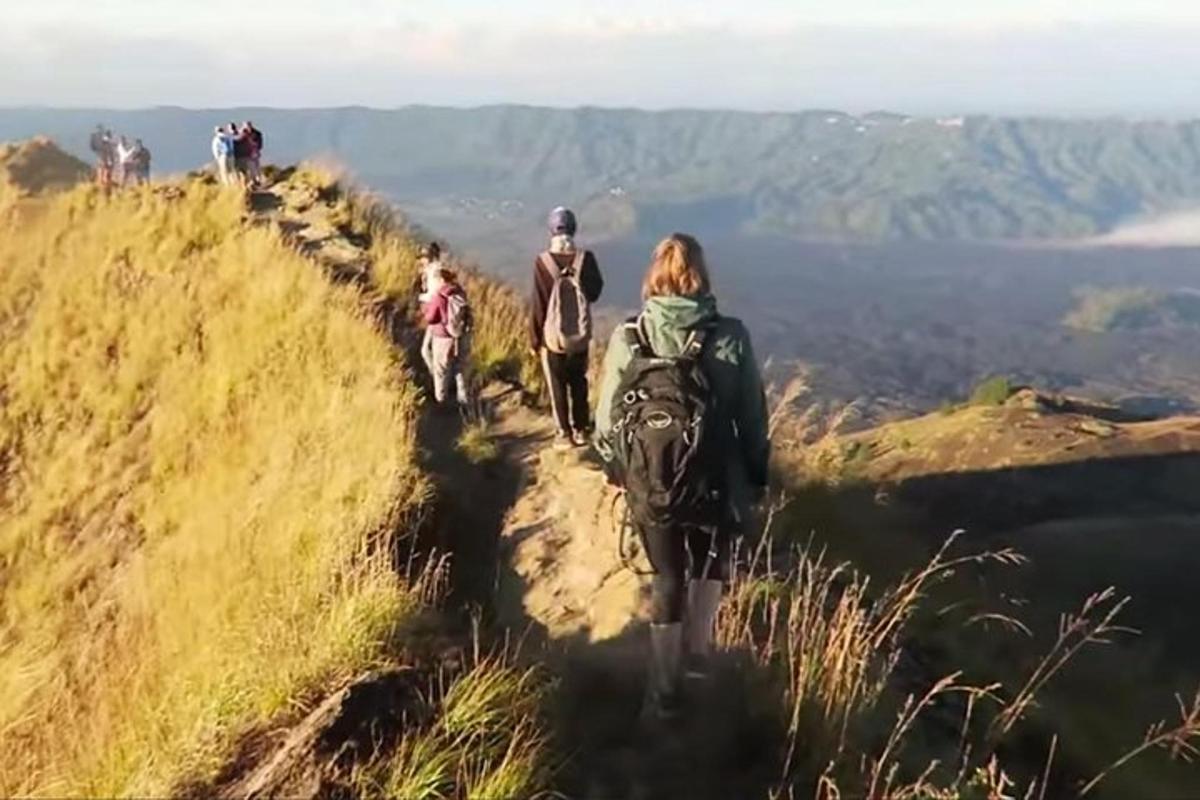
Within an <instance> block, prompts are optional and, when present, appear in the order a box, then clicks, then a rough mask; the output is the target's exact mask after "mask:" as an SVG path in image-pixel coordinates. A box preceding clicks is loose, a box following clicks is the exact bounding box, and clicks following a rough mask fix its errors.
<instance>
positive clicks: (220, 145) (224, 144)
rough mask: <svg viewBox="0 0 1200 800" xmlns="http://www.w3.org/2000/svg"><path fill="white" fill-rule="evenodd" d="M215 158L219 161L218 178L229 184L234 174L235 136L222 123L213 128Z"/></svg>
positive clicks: (213, 152) (222, 182)
mask: <svg viewBox="0 0 1200 800" xmlns="http://www.w3.org/2000/svg"><path fill="white" fill-rule="evenodd" d="M212 155H213V160H214V161H216V162H217V178H218V179H219V180H220V181H221V185H222V186H228V185H229V183H230V181H231V180H232V175H233V138H232V136H231V135H230V134H229V132H228V131H226V130H225V129H224V128H222V127H221V126H220V125H218V126H217V127H216V128H214V129H213V140H212Z"/></svg>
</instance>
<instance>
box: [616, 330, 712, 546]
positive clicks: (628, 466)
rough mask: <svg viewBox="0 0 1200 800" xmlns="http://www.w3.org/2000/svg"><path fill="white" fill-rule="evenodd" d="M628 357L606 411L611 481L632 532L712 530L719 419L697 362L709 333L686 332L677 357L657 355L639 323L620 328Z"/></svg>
mask: <svg viewBox="0 0 1200 800" xmlns="http://www.w3.org/2000/svg"><path fill="white" fill-rule="evenodd" d="M624 330H625V339H626V342H627V343H628V345H629V348H630V351H631V353H632V354H633V358H632V359H631V360H630V362H629V365H628V366H627V367H626V368H625V370H624V372H623V374H622V379H621V384H620V388H619V389H618V391H617V398H616V403H615V404H614V406H613V411H612V414H613V417H612V422H613V424H612V433H611V436H610V444H611V447H612V455H613V463H612V468H613V472H612V477H613V478H614V479H615V480H616V482H617V483H618V484H619V485H621V486H622V487H624V489H625V494H626V502H627V504H628V507H629V513H630V516H631V519H632V521H633V523H634V525H635V526H637V527H639V529H645V528H647V527H662V526H666V525H672V524H675V525H679V524H684V525H689V524H690V525H701V526H710V525H715V524H717V523H718V522H719V521H720V517H721V513H722V503H723V502H724V498H725V462H724V459H723V457H722V455H721V444H722V439H723V437H722V436H721V434H720V425H721V415H720V412H719V411H718V410H717V407H716V406H717V398H716V395H715V394H714V393H713V391H712V387H711V385H710V383H709V380H708V376H707V375H706V374H705V372H704V368H703V365H702V364H701V360H702V358H703V356H704V352H705V350H704V348H705V344H706V343H707V340H708V338H709V335H710V334H711V328H701V329H696V330H694V331H692V333H691V335H690V336H689V338H688V341H687V344H686V346H685V347H684V349H683V352H682V353H681V354H680V355H679V356H677V357H674V358H665V357H659V356H656V355H655V354H654V352H653V351H652V349H651V348H650V344H649V340H648V338H647V337H646V336H645V335H644V333H643V331H642V326H641V321H640V319H634V320H630V321H629V322H627V323H626V324H625V328H624Z"/></svg>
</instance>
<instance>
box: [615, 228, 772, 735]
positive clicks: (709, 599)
mask: <svg viewBox="0 0 1200 800" xmlns="http://www.w3.org/2000/svg"><path fill="white" fill-rule="evenodd" d="M642 296H643V299H644V306H643V308H642V312H641V314H639V315H638V316H637V317H636V318H634V319H632V320H630V321H629V322H627V323H626V324H625V325H623V326H621V327H618V328H617V330H616V331H615V332H614V333H613V335H612V338H611V340H610V341H609V345H608V351H607V353H606V355H605V359H604V369H603V374H602V377H601V379H600V380H601V385H600V396H599V406H598V408H597V411H596V425H597V429H596V434H597V435H596V445H597V450H598V451H599V452H600V454H601V456H602V457H603V458H604V460H605V462H606V468H607V470H608V473H609V476H610V479H612V480H613V482H615V483H617V484H618V485H620V486H622V487H623V488H624V489H625V493H626V501H627V506H628V508H629V514H630V523H631V524H632V526H633V527H634V529H635V530H636V531H637V533H638V534H639V536H640V537H641V539H642V542H643V544H644V546H645V549H646V554H647V556H648V557H649V560H650V563H651V565H652V566H653V567H654V572H655V576H654V579H653V586H652V592H651V603H650V606H651V612H650V659H649V669H648V682H647V694H646V708H645V710H644V712H645V713H646V714H647V715H648V716H650V717H652V718H666V717H670V716H672V715H673V714H674V713H675V712H676V711H677V710H678V706H679V701H680V689H681V682H682V678H683V675H684V662H685V659H686V661H687V662H688V672H687V674H688V675H689V676H693V675H694V676H696V677H702V676H703V674H704V666H705V661H706V660H707V657H708V655H709V652H710V650H711V647H712V637H713V626H714V621H715V618H716V613H717V609H718V607H719V606H720V602H721V590H722V586H723V583H724V582H725V581H726V580H728V577H729V562H730V549H731V546H732V542H733V540H734V539H735V538H736V537H737V536H738V534H739V532H740V531H741V529H742V526H743V524H744V523H745V522H746V521H747V520H748V519H749V515H750V510H751V507H752V506H753V505H754V503H755V502H756V501H757V500H758V499H759V498H760V497H761V496H762V494H763V491H764V489H765V487H766V484H767V462H768V459H769V456H770V443H769V441H768V433H767V410H766V399H765V395H764V391H763V384H762V377H761V375H760V374H759V369H758V364H757V362H756V361H755V358H754V351H753V348H752V347H751V344H750V335H749V333H747V331H746V328H745V326H743V325H742V323H741V321H739V320H737V319H734V318H732V317H725V316H722V315H721V314H719V313H718V312H717V302H716V299H715V298H714V297H713V295H712V290H711V285H710V282H709V276H708V269H707V266H706V265H705V261H704V252H703V250H702V248H701V247H700V244H699V242H697V241H696V240H695V239H694V238H692V237H691V236H687V235H685V234H678V233H677V234H673V235H672V236H670V237H668V238H667V239H665V240H663V241H662V242H661V243H660V244H659V245H658V247H657V248H656V249H655V251H654V258H653V261H652V263H651V264H650V267H649V269H648V271H647V273H646V278H645V281H644V284H643V288H642Z"/></svg>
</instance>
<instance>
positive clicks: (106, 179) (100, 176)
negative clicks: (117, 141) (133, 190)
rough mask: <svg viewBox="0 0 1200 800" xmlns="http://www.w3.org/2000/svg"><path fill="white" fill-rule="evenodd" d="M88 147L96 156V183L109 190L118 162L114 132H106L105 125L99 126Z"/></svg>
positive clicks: (93, 133)
mask: <svg viewBox="0 0 1200 800" xmlns="http://www.w3.org/2000/svg"><path fill="white" fill-rule="evenodd" d="M88 145H89V146H90V148H91V151H92V152H93V153H94V154H95V156H96V183H97V184H98V185H99V186H100V187H101V188H102V189H108V188H110V187H111V186H112V181H113V167H114V162H115V161H116V153H115V145H114V143H113V134H112V131H110V130H105V128H104V126H103V125H97V126H96V130H94V131H92V135H91V137H90V138H89V140H88Z"/></svg>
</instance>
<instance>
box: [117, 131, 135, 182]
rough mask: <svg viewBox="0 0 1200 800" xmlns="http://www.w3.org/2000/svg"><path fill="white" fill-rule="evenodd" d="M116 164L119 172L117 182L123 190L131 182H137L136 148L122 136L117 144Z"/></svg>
mask: <svg viewBox="0 0 1200 800" xmlns="http://www.w3.org/2000/svg"><path fill="white" fill-rule="evenodd" d="M117 164H118V167H119V170H120V171H119V172H118V176H119V177H118V178H117V180H118V181H119V182H120V184H121V188H122V189H124V188H125V187H126V186H128V185H129V183H130V181H131V180H132V181H135V180H137V148H136V147H134V146H133V145H131V144H130V143H129V140H128V139H126V138H125V137H124V136H122V137H121V139H120V141H119V142H117Z"/></svg>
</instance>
